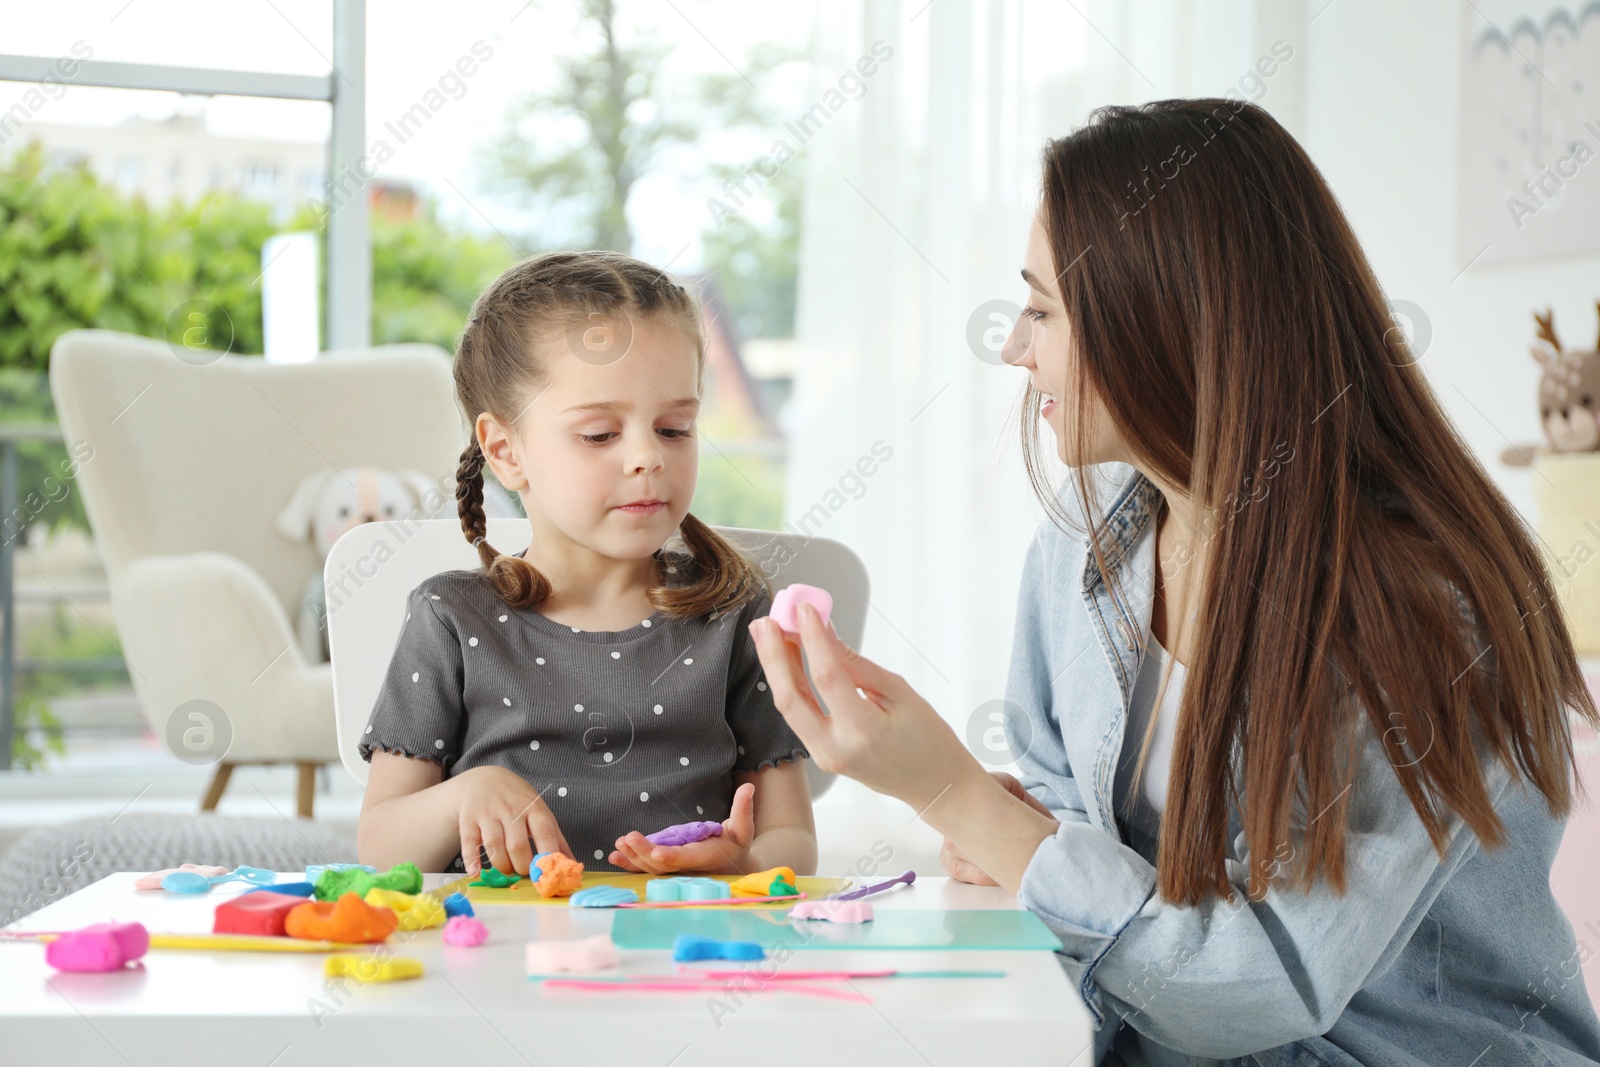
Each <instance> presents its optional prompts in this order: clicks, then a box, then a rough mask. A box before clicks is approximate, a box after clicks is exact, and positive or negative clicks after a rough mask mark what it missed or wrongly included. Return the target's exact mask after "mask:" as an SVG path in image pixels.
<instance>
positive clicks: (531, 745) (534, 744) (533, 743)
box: [528, 741, 539, 752]
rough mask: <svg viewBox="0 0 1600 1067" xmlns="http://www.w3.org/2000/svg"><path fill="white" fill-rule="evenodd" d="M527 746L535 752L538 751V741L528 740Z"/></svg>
mask: <svg viewBox="0 0 1600 1067" xmlns="http://www.w3.org/2000/svg"><path fill="white" fill-rule="evenodd" d="M528 747H529V748H531V749H533V750H534V751H535V752H537V751H539V742H537V741H529V742H528Z"/></svg>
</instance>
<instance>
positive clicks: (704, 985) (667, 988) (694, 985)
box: [543, 971, 871, 1004]
mask: <svg viewBox="0 0 1600 1067" xmlns="http://www.w3.org/2000/svg"><path fill="white" fill-rule="evenodd" d="M739 974H740V975H742V976H744V977H747V978H748V977H750V972H748V971H740V972H739ZM757 977H759V976H757ZM543 984H544V987H545V988H546V989H548V988H550V987H551V986H555V987H557V988H560V989H584V990H590V991H593V992H597V993H599V992H605V993H617V992H628V993H683V992H691V993H692V992H696V991H704V990H708V989H714V990H716V991H717V992H719V993H726V992H728V984H727V983H726V982H703V981H698V980H696V979H686V980H677V979H672V978H648V979H627V980H625V981H621V982H604V981H598V982H597V981H585V980H584V979H581V978H549V979H546V980H545V982H544V983H543ZM762 988H763V987H762V985H761V983H760V982H755V983H752V984H751V985H749V986H742V987H741V989H753V990H760V989H762ZM772 988H773V989H774V990H777V991H780V992H784V993H804V994H805V995H807V996H813V997H822V998H824V999H826V1000H849V1001H854V1002H856V1003H859V1004H867V1003H871V1001H870V1000H869V998H867V997H866V996H864V995H862V994H860V993H856V992H850V993H846V992H844V991H843V990H840V989H824V988H822V987H820V986H806V985H783V986H773V987H772Z"/></svg>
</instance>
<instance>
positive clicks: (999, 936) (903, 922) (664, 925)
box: [611, 908, 1061, 952]
mask: <svg viewBox="0 0 1600 1067" xmlns="http://www.w3.org/2000/svg"><path fill="white" fill-rule="evenodd" d="M784 915H785V913H784V912H779V911H762V912H741V911H702V910H699V909H693V908H682V909H679V908H621V909H618V911H617V914H616V918H615V920H614V922H613V925H612V927H611V939H612V940H613V941H614V942H616V945H617V947H618V948H644V949H670V948H671V947H672V943H673V941H674V940H676V939H677V936H678V935H679V934H699V935H700V936H702V937H718V938H724V939H731V940H734V941H754V942H756V943H757V944H759V945H761V947H762V948H769V949H771V948H780V947H787V948H792V949H802V948H813V949H823V948H854V949H862V948H901V949H905V948H931V949H989V950H993V949H1044V950H1047V951H1051V952H1053V951H1055V950H1056V949H1059V948H1060V947H1061V941H1060V939H1059V938H1057V937H1056V935H1055V934H1053V933H1051V932H1050V928H1049V927H1048V926H1046V925H1045V924H1044V923H1043V922H1041V921H1040V920H1039V917H1038V916H1037V915H1035V914H1033V912H1031V911H1020V910H1019V911H913V910H909V909H907V910H898V909H896V910H892V911H891V910H884V911H879V912H878V914H877V918H875V919H873V920H872V921H871V922H867V923H860V924H846V923H830V922H816V921H812V920H800V921H796V922H792V923H791V922H788V921H786V920H785V919H784Z"/></svg>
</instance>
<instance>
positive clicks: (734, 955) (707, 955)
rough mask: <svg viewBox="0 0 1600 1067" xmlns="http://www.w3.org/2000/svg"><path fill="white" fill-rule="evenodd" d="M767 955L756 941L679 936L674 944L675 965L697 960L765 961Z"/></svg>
mask: <svg viewBox="0 0 1600 1067" xmlns="http://www.w3.org/2000/svg"><path fill="white" fill-rule="evenodd" d="M766 958H767V953H766V951H765V950H764V949H762V947H761V946H760V945H758V944H756V943H755V942H754V941H723V940H721V939H719V938H715V937H701V936H700V935H699V934H679V935H678V938H677V940H676V941H674V942H673V943H672V960H673V962H674V963H691V962H693V961H695V960H764V959H766Z"/></svg>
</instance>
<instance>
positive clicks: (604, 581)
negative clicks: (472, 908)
mask: <svg viewBox="0 0 1600 1067" xmlns="http://www.w3.org/2000/svg"><path fill="white" fill-rule="evenodd" d="M700 321H701V320H700V309H699V307H698V304H697V302H696V301H695V299H694V297H692V296H691V295H690V294H689V293H688V292H687V291H686V290H685V289H684V288H683V287H682V286H680V285H678V284H676V283H674V282H673V281H671V280H670V279H669V278H668V277H667V276H666V275H665V274H663V273H662V272H661V271H659V270H657V269H656V268H654V267H651V266H648V265H647V264H644V263H641V262H639V261H638V260H635V259H631V258H629V257H627V256H623V255H619V254H616V253H611V252H559V253H552V254H549V255H543V256H537V257H535V258H533V259H529V260H525V261H523V262H521V263H518V264H517V265H515V266H513V267H511V268H510V269H509V270H507V271H506V272H505V273H504V274H502V275H501V276H500V277H499V278H498V279H496V280H495V281H494V283H493V284H491V285H490V286H489V288H488V289H487V290H485V291H484V292H483V293H482V295H480V296H479V297H478V299H477V301H476V302H475V304H474V305H473V309H472V314H471V317H470V319H469V320H468V322H467V326H466V329H465V331H464V332H463V334H462V337H461V343H460V346H459V348H458V349H457V352H456V358H455V383H456V400H457V402H458V403H459V404H460V406H461V408H462V410H463V412H465V414H466V415H467V417H468V419H469V420H471V421H472V423H473V437H472V440H471V442H470V443H469V444H468V445H467V448H466V450H465V451H464V452H463V453H462V456H461V466H460V469H459V471H458V472H457V476H456V485H457V488H456V497H457V501H458V503H459V507H460V514H461V527H462V530H463V532H464V534H465V536H466V539H467V540H468V541H470V542H471V543H472V544H473V545H474V546H475V547H476V548H477V550H478V554H479V557H480V558H481V559H482V561H483V567H482V569H481V570H453V571H445V572H443V573H440V574H436V575H433V576H432V577H430V578H428V579H426V580H425V581H423V582H422V583H421V584H420V585H418V586H417V587H416V588H415V589H413V590H412V591H411V593H410V594H409V597H408V599H407V603H406V618H405V621H404V623H403V625H402V627H401V630H400V637H399V639H398V642H397V643H396V646H395V650H394V655H393V657H392V658H391V660H390V664H389V672H388V675H387V676H386V677H385V679H384V682H383V687H382V690H381V692H380V693H379V696H378V700H377V703H376V706H375V707H374V708H373V710H372V716H371V718H370V720H369V722H368V725H367V727H366V732H365V734H364V736H363V737H362V740H361V745H360V752H361V758H362V759H365V760H367V761H368V762H370V763H371V764H372V770H371V774H370V777H369V780H368V783H367V792H366V797H365V800H364V802H363V804H362V809H361V823H360V831H359V852H360V856H361V860H362V862H364V863H371V864H373V865H375V866H378V867H380V868H385V867H388V866H391V865H393V864H394V863H397V862H400V861H402V860H410V861H412V862H415V863H416V864H417V865H418V866H420V867H422V869H424V870H446V871H449V872H455V873H465V874H468V875H476V874H477V873H478V872H479V871H480V869H481V868H482V867H483V866H485V865H492V866H494V867H495V868H496V869H497V870H499V871H501V872H504V873H510V872H513V871H515V872H516V873H518V874H527V873H528V868H529V864H530V863H531V861H532V859H533V856H534V854H535V853H536V852H556V851H559V852H563V853H565V854H566V855H568V856H571V857H573V858H575V859H577V860H579V861H580V862H582V863H583V864H584V866H585V868H587V869H589V870H595V871H619V870H622V871H642V872H648V873H655V874H667V873H677V872H686V873H687V872H693V873H748V872H750V871H756V870H766V869H769V868H771V867H776V866H788V867H791V868H793V869H794V870H795V872H796V873H807V874H809V873H812V872H814V871H815V868H816V834H815V829H814V824H813V822H812V816H811V795H810V791H809V789H808V787H807V783H806V775H805V767H804V765H803V764H802V763H800V757H802V756H807V755H808V753H807V752H806V750H805V748H804V746H803V745H802V744H801V742H800V740H799V738H798V737H796V736H795V734H794V733H793V732H792V731H791V730H790V728H789V726H788V725H787V723H785V722H784V720H783V717H782V716H781V715H780V714H779V713H778V711H777V709H776V707H775V706H774V705H773V702H772V694H771V693H770V692H769V691H768V688H767V684H766V682H765V680H764V678H763V675H762V670H761V664H760V661H759V660H758V659H757V657H756V652H755V647H754V644H753V642H752V640H751V637H750V633H749V626H750V624H751V622H752V621H753V620H755V619H757V618H759V617H761V616H763V615H765V614H766V613H767V610H768V607H769V605H770V601H771V598H770V595H769V589H768V586H767V582H766V580H765V578H764V576H763V575H762V574H761V573H760V571H759V570H758V569H757V568H756V567H755V566H754V565H753V564H752V563H751V561H750V560H748V559H747V558H746V557H745V556H743V555H742V554H741V553H740V552H739V551H738V550H737V549H736V548H735V547H734V546H733V545H731V544H729V542H728V541H727V540H725V539H724V538H722V537H721V536H719V535H718V534H717V533H715V532H714V531H713V530H711V528H710V527H708V526H706V525H705V524H704V523H702V522H701V521H700V520H698V519H696V518H695V517H694V516H693V515H691V514H689V502H690V500H691V499H692V498H693V496H694V489H695V481H696V476H697V467H698V442H697V439H696V425H695V420H696V415H697V413H698V410H699V407H700V392H701V386H702V382H703V377H704V371H705V355H706V352H705V341H704V338H703V336H702V333H701V327H700ZM486 463H487V464H488V465H489V467H490V468H491V469H492V470H493V472H494V475H495V477H496V478H497V479H498V480H499V482H500V484H501V485H503V486H505V487H506V488H507V489H510V490H513V491H515V492H516V493H517V494H518V496H519V497H521V499H522V505H523V509H524V510H525V511H526V512H527V515H528V521H529V523H530V525H531V526H532V528H533V540H532V544H531V545H530V546H529V548H528V549H527V550H526V551H525V552H523V553H521V554H519V555H508V554H505V553H501V552H499V551H496V549H495V548H494V547H493V546H492V545H490V544H489V543H488V541H487V540H486V538H485V533H486V529H487V526H486V520H485V518H484V511H483V467H484V464H486ZM675 533H676V534H678V535H680V537H681V540H682V543H683V546H684V548H686V549H687V551H669V550H668V549H667V548H666V547H665V546H666V543H667V541H668V539H669V538H671V537H672V536H673V535H674V534H675ZM700 821H708V822H721V823H722V827H723V832H722V833H721V835H720V836H713V837H710V838H708V839H706V840H704V841H701V842H697V843H693V844H687V845H680V846H673V847H666V846H653V845H651V844H650V842H648V841H646V840H645V837H644V834H646V833H653V832H655V831H657V830H661V829H664V828H665V827H667V826H669V825H673V824H677V823H685V822H700ZM480 849H481V854H480Z"/></svg>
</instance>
